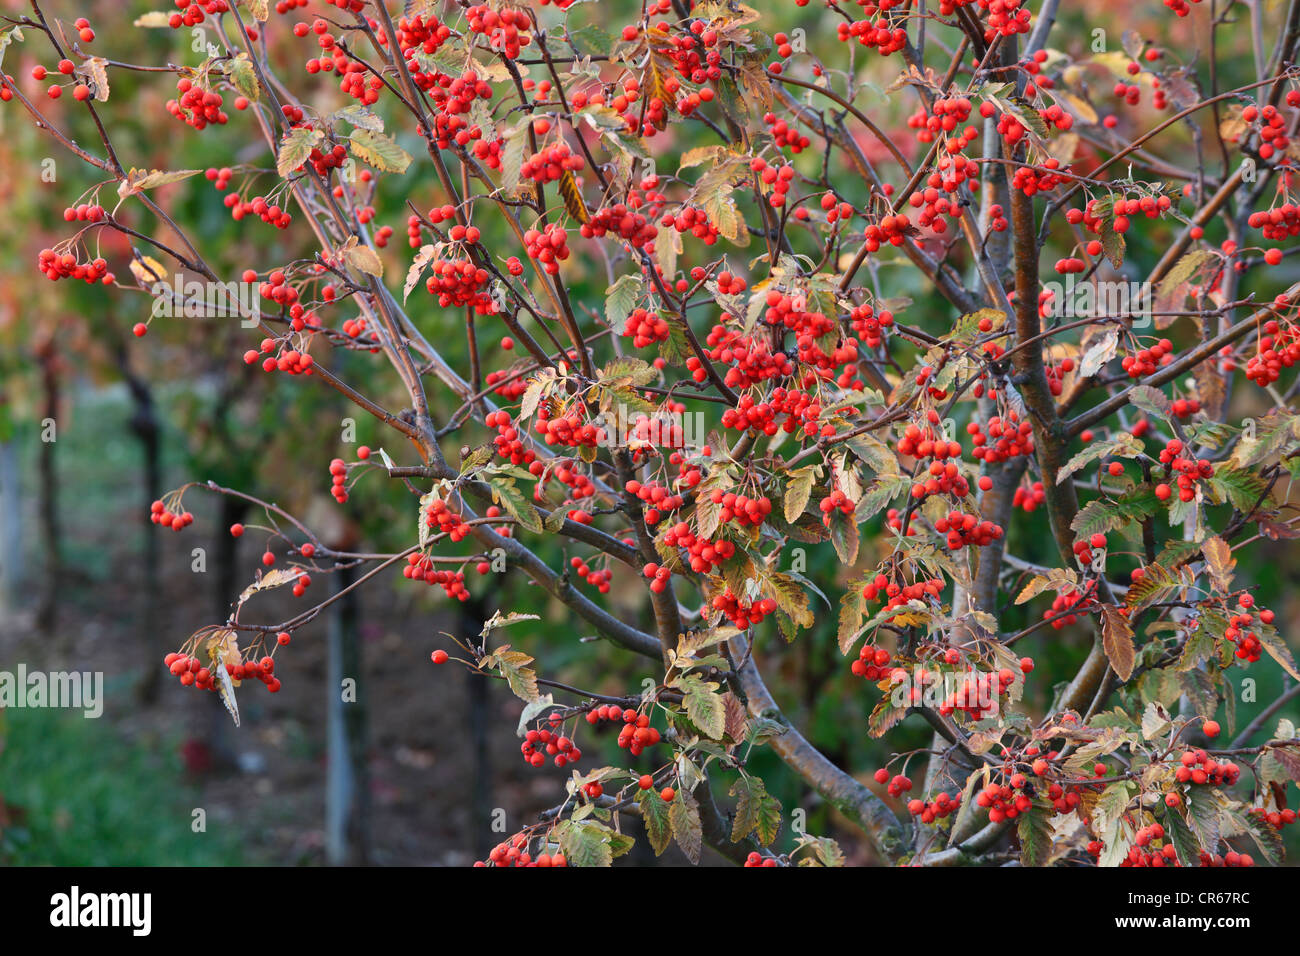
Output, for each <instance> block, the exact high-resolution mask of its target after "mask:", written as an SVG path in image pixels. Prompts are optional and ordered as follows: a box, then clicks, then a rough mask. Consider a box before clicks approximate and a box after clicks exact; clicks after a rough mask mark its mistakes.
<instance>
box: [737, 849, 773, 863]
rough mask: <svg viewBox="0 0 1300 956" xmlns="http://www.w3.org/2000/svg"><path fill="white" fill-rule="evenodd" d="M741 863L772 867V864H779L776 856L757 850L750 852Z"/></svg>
mask: <svg viewBox="0 0 1300 956" xmlns="http://www.w3.org/2000/svg"><path fill="white" fill-rule="evenodd" d="M741 865H742V866H767V867H772V866H777V865H778V864H777V862H776V857H772V856H763V855H762V854H761V853H759V852H758V851H757V850H753V851H751V852H750V854H749V855H748V856H747V857H745V862H744V863H743V864H741Z"/></svg>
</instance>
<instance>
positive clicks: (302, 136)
mask: <svg viewBox="0 0 1300 956" xmlns="http://www.w3.org/2000/svg"><path fill="white" fill-rule="evenodd" d="M324 138H325V134H324V133H323V132H321V131H320V130H318V129H303V128H301V127H300V128H298V129H291V130H289V132H287V133H285V134H284V138H283V139H281V140H280V150H279V153H278V154H277V155H276V159H275V171H276V172H277V173H279V174H280V178H281V179H287V178H288V177H289V175H290V174H291V173H292V172H293V171H294V170H295V169H297V168H298V167H299V166H301V165H302V164H303V163H305V162H306V161H307V158H308V157H309V156H310V155H311V151H312V150H313V149H315V148H316V146H317V145H318V144H319V143H320V141H321V140H322V139H324Z"/></svg>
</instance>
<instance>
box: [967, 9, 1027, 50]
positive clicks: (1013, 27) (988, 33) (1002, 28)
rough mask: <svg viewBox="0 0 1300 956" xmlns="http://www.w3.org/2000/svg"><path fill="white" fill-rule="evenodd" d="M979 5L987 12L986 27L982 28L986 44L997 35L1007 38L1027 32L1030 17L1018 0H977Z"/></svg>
mask: <svg viewBox="0 0 1300 956" xmlns="http://www.w3.org/2000/svg"><path fill="white" fill-rule="evenodd" d="M979 5H980V7H981V8H982V9H984V10H987V11H988V12H989V18H988V25H987V26H985V28H984V39H985V41H986V42H992V40H993V38H994V37H996V36H997V35H998V34H1001V35H1002V36H1004V37H1009V36H1015V35H1016V34H1017V33H1028V32H1029V27H1030V19H1031V15H1030V13H1029V10H1028V8H1027V7H1022V6H1021V5H1020V0H979Z"/></svg>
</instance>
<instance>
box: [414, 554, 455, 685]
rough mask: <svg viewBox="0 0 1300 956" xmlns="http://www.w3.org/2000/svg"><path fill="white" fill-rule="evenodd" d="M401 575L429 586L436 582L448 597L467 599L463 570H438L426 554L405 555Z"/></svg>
mask: <svg viewBox="0 0 1300 956" xmlns="http://www.w3.org/2000/svg"><path fill="white" fill-rule="evenodd" d="M402 577H404V578H407V579H409V580H411V581H423V582H424V583H425V584H428V585H431V586H432V585H434V584H437V585H439V586H441V588H442V589H443V590H444V591H446V592H447V596H448V597H453V598H455V599H456V600H458V601H468V600H469V591H468V590H467V589H466V587H465V573H464V572H463V571H439V570H438V569H437V567H436V565H434V563H433V560H432V559H431V558H429V557H428V556H426V555H420V554H409V555H407V556H406V567H404V568H402ZM435 653H437V652H435ZM444 660H445V658H444ZM434 663H435V664H440V663H442V661H438V660H435V661H434Z"/></svg>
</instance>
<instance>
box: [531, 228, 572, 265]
mask: <svg viewBox="0 0 1300 956" xmlns="http://www.w3.org/2000/svg"><path fill="white" fill-rule="evenodd" d="M524 245H525V246H526V247H527V251H528V258H530V259H536V260H537V261H538V262H540V263H541V264H542V271H543V272H545V273H546V274H547V275H556V274H557V273H558V272H559V271H560V263H561V262H563V261H564V260H565V259H567V258H569V234H568V233H567V232H566V231H565V229H564V227H563V226H561V225H560V224H559V223H557V222H552V223H548V224H547V225H546V228H545V229H543V230H542V231H541V232H538V231H537V230H536V229H529V230H528V231H527V232H525V233H524Z"/></svg>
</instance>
